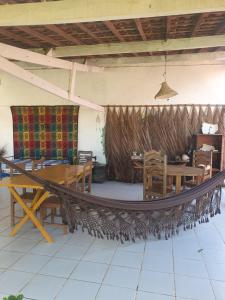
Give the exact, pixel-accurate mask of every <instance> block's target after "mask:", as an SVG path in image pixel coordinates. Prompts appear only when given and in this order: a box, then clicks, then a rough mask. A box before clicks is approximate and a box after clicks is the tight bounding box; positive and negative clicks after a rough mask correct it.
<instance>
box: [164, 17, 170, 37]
mask: <svg viewBox="0 0 225 300" xmlns="http://www.w3.org/2000/svg"><path fill="white" fill-rule="evenodd" d="M170 31H171V18H170V17H166V18H165V40H167V39H168V38H170V36H169V34H170Z"/></svg>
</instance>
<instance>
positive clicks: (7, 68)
mask: <svg viewBox="0 0 225 300" xmlns="http://www.w3.org/2000/svg"><path fill="white" fill-rule="evenodd" d="M0 69H1V70H3V71H4V72H6V73H8V74H11V75H13V76H15V77H17V78H19V79H21V80H23V81H26V82H28V83H31V84H32V85H34V86H36V87H39V88H41V89H42V90H45V91H47V92H49V93H50V94H53V95H55V96H58V97H60V98H63V99H67V100H71V101H73V102H75V103H76V104H78V105H82V106H85V107H88V108H92V109H94V110H97V111H104V108H103V107H102V106H100V105H97V104H95V103H93V102H90V101H88V100H85V99H82V98H80V97H78V96H75V95H72V96H71V98H70V97H69V93H68V91H65V90H63V89H61V88H59V87H58V86H56V85H54V84H52V83H51V82H49V81H47V80H45V79H42V78H40V77H39V76H37V75H35V74H33V73H31V72H30V71H27V70H24V69H23V68H21V67H19V66H18V65H16V64H15V63H13V62H10V61H9V60H7V59H6V58H4V57H3V56H0Z"/></svg>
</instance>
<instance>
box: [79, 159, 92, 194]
mask: <svg viewBox="0 0 225 300" xmlns="http://www.w3.org/2000/svg"><path fill="white" fill-rule="evenodd" d="M92 168H93V164H92V161H91V160H89V161H87V162H86V164H85V165H84V174H83V180H82V192H85V191H88V192H89V193H90V192H91V182H92Z"/></svg>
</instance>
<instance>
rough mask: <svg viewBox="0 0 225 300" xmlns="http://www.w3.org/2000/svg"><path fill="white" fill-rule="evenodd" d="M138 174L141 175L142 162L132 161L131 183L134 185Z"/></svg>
mask: <svg viewBox="0 0 225 300" xmlns="http://www.w3.org/2000/svg"><path fill="white" fill-rule="evenodd" d="M138 172H141V173H143V162H141V161H138V160H134V159H132V183H135V181H136V180H135V179H136V174H137V173H138Z"/></svg>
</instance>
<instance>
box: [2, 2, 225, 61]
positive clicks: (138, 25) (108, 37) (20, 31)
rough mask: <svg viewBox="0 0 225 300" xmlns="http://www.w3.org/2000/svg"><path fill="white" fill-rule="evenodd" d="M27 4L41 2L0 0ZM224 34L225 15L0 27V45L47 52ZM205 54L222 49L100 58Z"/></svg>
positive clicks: (222, 49) (192, 15) (221, 13)
mask: <svg viewBox="0 0 225 300" xmlns="http://www.w3.org/2000/svg"><path fill="white" fill-rule="evenodd" d="M55 1H57V0H55ZM30 2H41V1H40V0H0V4H2V5H10V4H15V3H30ZM223 34H225V12H212V13H201V14H191V15H178V16H169V17H154V18H139V19H126V20H113V21H99V22H90V23H76V24H58V25H54V24H51V25H38V26H10V27H0V41H1V42H2V43H6V44H9V45H13V46H17V47H21V48H26V49H32V48H43V49H45V50H46V51H48V49H50V48H55V47H64V46H75V45H96V44H107V43H118V42H137V41H152V40H165V41H166V40H168V39H182V38H191V37H203V36H214V35H223ZM208 51H209V52H211V51H225V47H210V48H202V49H201V48H200V49H199V48H197V49H182V50H178V51H168V52H167V53H165V52H161V51H157V52H142V53H124V54H123V53H120V54H111V55H100V57H112V56H149V55H162V54H163V55H164V54H181V53H196V52H208ZM81 57H83V56H81ZM92 57H93V56H92ZM98 57H99V56H98ZM70 58H71V57H70Z"/></svg>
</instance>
